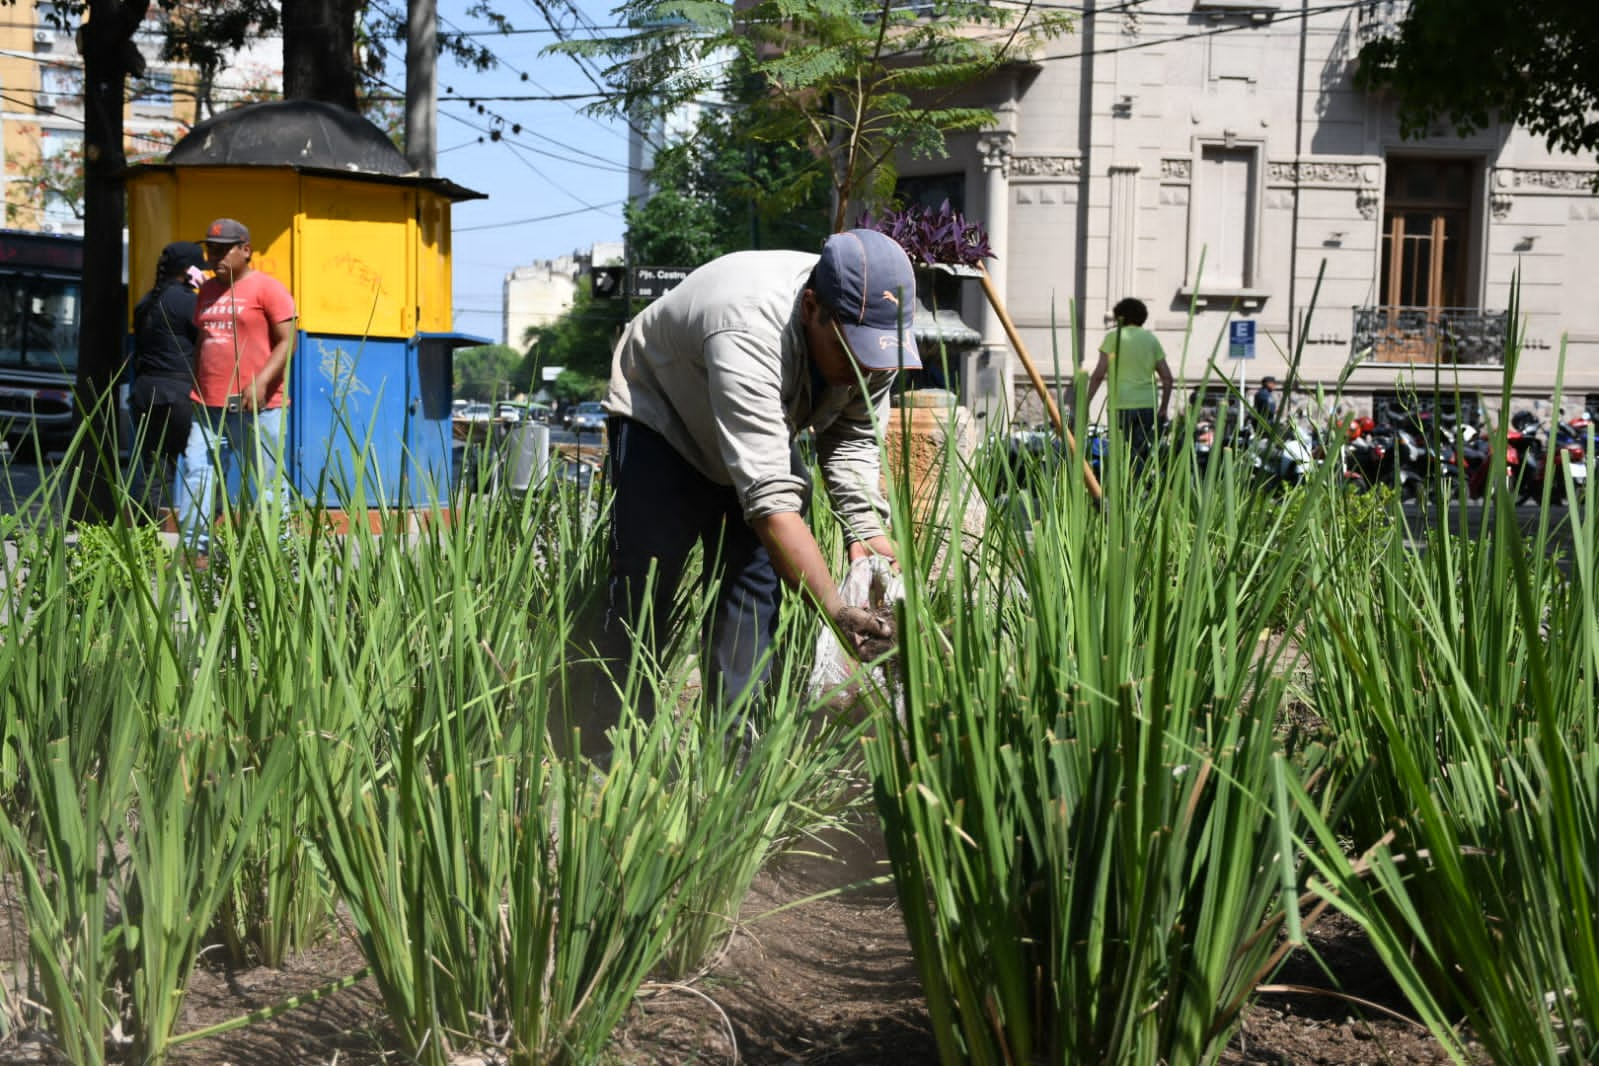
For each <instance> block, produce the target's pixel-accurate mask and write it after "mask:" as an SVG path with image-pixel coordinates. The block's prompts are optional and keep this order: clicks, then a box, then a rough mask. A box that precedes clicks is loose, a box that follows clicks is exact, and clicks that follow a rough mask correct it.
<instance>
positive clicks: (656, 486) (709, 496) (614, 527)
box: [603, 418, 803, 715]
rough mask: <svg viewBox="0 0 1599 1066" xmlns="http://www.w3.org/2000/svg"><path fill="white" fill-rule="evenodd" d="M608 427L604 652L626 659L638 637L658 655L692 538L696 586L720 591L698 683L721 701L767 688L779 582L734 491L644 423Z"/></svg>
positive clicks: (616, 422) (645, 707)
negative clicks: (610, 495)
mask: <svg viewBox="0 0 1599 1066" xmlns="http://www.w3.org/2000/svg"><path fill="white" fill-rule="evenodd" d="M609 433H610V470H609V476H610V479H611V485H612V487H613V489H614V490H615V496H614V499H613V502H612V505H611V536H610V556H611V572H610V581H609V585H608V587H607V591H606V611H605V623H604V630H603V631H604V639H605V644H606V651H607V654H608V656H609V657H610V658H611V659H612V662H613V663H616V664H618V665H623V664H625V663H626V662H627V661H628V653H629V652H630V651H631V644H632V641H633V640H635V639H636V640H642V641H643V642H644V645H643V648H642V649H641V650H643V651H645V652H647V653H648V654H650V655H652V656H658V655H660V654H661V653H663V651H664V649H665V648H667V646H668V645H669V643H670V642H671V640H672V637H673V632H674V627H673V619H672V603H673V600H674V599H675V597H676V595H677V590H678V586H679V585H680V584H681V582H682V577H683V569H684V566H685V564H686V563H687V562H688V559H689V556H690V554H691V553H692V551H693V549H694V546H695V545H696V544H698V545H700V546H701V547H702V548H703V549H704V559H705V562H704V567H703V573H702V576H701V585H700V587H701V590H702V591H704V590H712V591H713V592H714V595H715V597H716V600H715V609H714V611H713V612H712V614H711V616H710V618H709V619H708V620H707V622H706V626H705V629H704V630H703V631H702V632H701V639H702V641H703V643H702V646H701V647H700V649H699V651H700V677H701V681H702V683H703V684H704V686H705V688H706V691H707V692H708V693H710V694H711V695H712V697H713V698H715V699H718V700H720V701H726V700H730V699H732V698H733V697H735V696H736V695H738V694H739V693H742V692H744V691H745V690H746V689H748V688H750V687H751V686H752V685H762V684H764V683H765V681H766V676H767V673H768V672H769V669H770V656H769V654H768V653H769V651H770V649H771V647H772V641H773V638H774V637H775V635H776V633H777V609H778V604H779V602H780V595H781V586H780V582H779V579H778V576H777V572H776V571H775V570H774V569H773V568H772V560H771V557H770V556H769V555H768V554H767V552H766V548H765V547H764V546H763V545H762V544H761V542H760V539H759V538H758V537H756V535H755V531H754V530H753V529H751V528H750V526H749V523H748V522H746V521H745V520H744V513H743V508H742V507H741V506H740V505H739V500H738V494H737V493H736V492H734V491H733V489H732V487H731V486H728V485H718V484H716V483H715V482H713V481H711V480H709V479H707V478H706V477H705V476H704V475H703V474H701V473H700V472H699V471H698V470H696V469H695V468H694V467H693V465H692V464H690V463H689V462H688V461H687V460H686V459H684V458H683V457H682V456H681V455H679V454H678V453H677V451H676V450H675V449H674V448H673V447H672V446H671V445H670V444H668V443H667V442H666V439H665V438H664V437H662V436H661V435H660V434H659V433H656V432H655V431H654V430H652V429H650V428H649V427H648V426H645V425H643V424H642V423H639V422H634V421H632V420H631V419H626V418H612V419H611V420H610V423H609ZM796 459H797V457H796ZM796 469H799V470H801V471H802V470H803V468H802V467H798V466H797V465H796ZM693 606H694V605H693V604H692V603H691V604H690V608H691V609H692V607H693ZM643 687H644V688H647V686H643ZM651 696H652V694H651V693H650V692H648V691H641V692H640V707H639V710H640V711H641V712H642V713H643V714H645V715H649V714H652V713H653V711H654V708H653V700H652V699H651Z"/></svg>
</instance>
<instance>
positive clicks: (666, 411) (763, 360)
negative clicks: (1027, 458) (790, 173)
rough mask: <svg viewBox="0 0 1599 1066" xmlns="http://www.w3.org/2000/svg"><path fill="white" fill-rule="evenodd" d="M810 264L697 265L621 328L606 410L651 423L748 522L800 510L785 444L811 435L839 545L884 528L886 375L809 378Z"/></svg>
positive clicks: (734, 257)
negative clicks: (734, 496)
mask: <svg viewBox="0 0 1599 1066" xmlns="http://www.w3.org/2000/svg"><path fill="white" fill-rule="evenodd" d="M816 261H817V257H816V256H815V255H810V254H806V253H803V252H735V253H733V254H731V255H726V256H722V257H721V258H719V259H716V260H713V261H712V262H710V263H707V264H705V265H704V266H702V267H700V268H699V269H697V270H695V271H694V272H693V273H692V274H690V275H689V276H688V277H687V278H686V279H684V281H683V282H682V283H681V284H680V285H678V286H677V288H675V289H673V290H672V291H671V292H669V293H667V294H666V295H665V296H663V297H661V298H660V299H659V300H656V301H655V302H654V303H652V304H651V305H650V306H649V307H647V308H645V309H644V311H642V312H641V313H640V314H639V315H638V316H637V317H636V318H634V319H633V321H632V322H631V323H629V324H628V327H627V329H626V331H625V332H624V333H623V335H622V339H621V340H620V341H619V342H618V343H617V346H616V351H615V354H614V356H613V359H612V364H611V382H610V389H609V391H608V392H607V394H606V397H605V409H606V411H608V412H609V413H611V414H614V415H623V416H626V417H628V418H632V419H634V420H636V421H638V422H641V423H643V424H644V425H646V426H649V427H650V428H651V429H653V430H655V431H656V432H657V433H659V434H661V436H663V437H665V438H666V440H667V441H668V442H669V443H670V444H671V445H672V447H673V448H674V449H675V450H676V451H677V452H678V454H679V455H681V456H683V458H684V459H686V460H688V462H689V463H691V464H692V465H693V466H694V468H695V469H696V470H698V471H699V472H700V473H701V474H703V475H705V477H706V478H708V479H709V480H711V481H713V482H715V483H717V484H720V485H731V486H732V487H733V488H734V490H735V491H737V493H738V497H739V500H740V502H741V503H742V505H743V510H744V517H745V519H746V520H750V519H755V518H761V517H765V516H767V515H772V514H778V513H781V512H785V511H795V512H797V511H799V510H800V509H801V505H802V503H803V502H804V501H803V495H802V494H803V493H804V492H805V489H806V484H805V481H804V479H803V478H800V477H798V476H796V475H795V473H794V472H793V470H792V468H791V463H790V446H791V444H792V442H793V440H794V438H795V437H796V436H798V435H799V434H800V433H801V432H802V431H804V430H805V429H807V428H808V429H810V430H811V431H812V432H813V433H814V434H815V440H816V449H817V455H818V458H819V460H820V463H821V468H822V476H823V480H824V482H825V483H826V486H827V491H828V496H829V498H830V499H831V500H832V502H833V507H834V510H835V511H837V513H838V515H839V518H840V520H841V521H843V523H844V524H845V527H846V528H847V529H848V530H849V531H850V534H849V535H850V539H852V540H867V539H870V538H872V537H874V536H878V535H881V534H882V533H883V531H884V525H883V517H884V516H885V515H886V513H887V506H886V504H885V502H884V500H883V497H882V493H881V489H880V484H879V483H880V477H881V469H882V466H881V459H880V454H879V446H878V435H877V432H876V429H875V427H876V426H879V425H882V424H884V420H885V419H886V417H887V413H888V397H889V390H890V387H891V385H892V382H893V374H892V372H889V373H878V374H871V375H868V376H867V377H866V379H865V381H866V388H865V390H864V391H863V390H862V389H861V387H860V385H859V384H850V385H847V386H829V385H827V384H826V382H825V381H823V379H822V378H821V376H820V375H819V374H817V373H815V372H814V371H813V369H812V364H811V360H810V357H809V355H808V353H807V351H806V348H805V336H804V329H803V327H802V325H801V320H800V310H799V307H800V294H801V292H802V291H803V289H804V286H805V282H806V280H807V279H808V278H809V277H810V273H811V269H812V268H813V267H814V266H815V265H816Z"/></svg>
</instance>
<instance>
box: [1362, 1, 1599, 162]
mask: <svg viewBox="0 0 1599 1066" xmlns="http://www.w3.org/2000/svg"><path fill="white" fill-rule="evenodd" d="M1356 81H1357V84H1359V85H1361V86H1363V87H1365V88H1368V89H1378V88H1387V89H1392V90H1393V91H1394V92H1395V94H1396V95H1397V96H1398V100H1399V119H1400V124H1401V127H1402V128H1403V130H1404V132H1405V133H1406V135H1407V136H1423V135H1425V134H1426V133H1427V132H1428V131H1429V129H1430V128H1431V127H1432V126H1433V125H1434V124H1435V123H1437V122H1439V121H1440V120H1447V121H1449V122H1451V123H1453V124H1454V126H1455V129H1456V130H1457V131H1458V132H1459V133H1460V134H1461V135H1468V134H1471V133H1473V132H1475V131H1477V130H1481V129H1486V128H1487V127H1489V126H1490V125H1492V124H1493V123H1494V122H1495V121H1503V122H1507V123H1508V122H1516V123H1520V124H1522V125H1525V126H1526V127H1527V128H1529V129H1531V130H1532V131H1533V132H1534V133H1539V134H1542V135H1543V136H1544V137H1545V139H1546V140H1547V141H1548V143H1549V146H1550V148H1551V149H1557V150H1564V151H1567V152H1578V153H1591V152H1594V151H1595V150H1599V124H1596V123H1594V121H1593V114H1594V112H1595V110H1599V5H1595V4H1593V3H1591V2H1590V0H1526V2H1524V3H1515V4H1506V3H1501V2H1500V0H1411V2H1410V4H1409V5H1408V12H1407V13H1406V15H1405V17H1404V20H1403V22H1402V23H1401V26H1400V30H1399V33H1398V36H1389V37H1383V38H1379V39H1377V40H1374V41H1372V42H1371V43H1369V44H1367V45H1366V46H1365V47H1364V48H1362V49H1361V52H1360V65H1359V68H1358V70H1357V74H1356Z"/></svg>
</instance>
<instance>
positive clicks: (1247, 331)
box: [1227, 318, 1255, 359]
mask: <svg viewBox="0 0 1599 1066" xmlns="http://www.w3.org/2000/svg"><path fill="white" fill-rule="evenodd" d="M1227 354H1228V355H1230V356H1232V357H1233V358H1234V359H1253V358H1255V323H1254V321H1253V320H1251V319H1247V318H1242V319H1237V320H1235V321H1232V322H1229V323H1227Z"/></svg>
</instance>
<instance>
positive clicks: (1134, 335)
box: [1099, 326, 1166, 411]
mask: <svg viewBox="0 0 1599 1066" xmlns="http://www.w3.org/2000/svg"><path fill="white" fill-rule="evenodd" d="M1099 350H1100V351H1101V352H1104V353H1105V354H1106V355H1108V356H1110V368H1109V370H1108V372H1107V373H1106V375H1105V376H1106V378H1108V379H1109V381H1110V385H1109V390H1110V400H1111V404H1112V405H1113V406H1114V407H1115V408H1116V409H1117V410H1120V411H1126V410H1131V409H1134V408H1140V407H1144V408H1149V409H1150V410H1153V409H1154V407H1155V403H1156V401H1157V399H1158V398H1159V395H1160V394H1159V392H1158V391H1157V390H1156V388H1155V364H1156V363H1159V362H1160V361H1161V360H1162V359H1164V358H1166V352H1165V350H1164V349H1163V348H1161V346H1160V341H1159V340H1157V339H1156V338H1155V335H1154V334H1153V333H1151V332H1149V330H1147V329H1145V328H1144V327H1143V326H1121V327H1118V328H1117V329H1113V330H1111V331H1110V332H1109V333H1107V334H1105V339H1104V340H1102V341H1100V342H1099Z"/></svg>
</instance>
